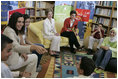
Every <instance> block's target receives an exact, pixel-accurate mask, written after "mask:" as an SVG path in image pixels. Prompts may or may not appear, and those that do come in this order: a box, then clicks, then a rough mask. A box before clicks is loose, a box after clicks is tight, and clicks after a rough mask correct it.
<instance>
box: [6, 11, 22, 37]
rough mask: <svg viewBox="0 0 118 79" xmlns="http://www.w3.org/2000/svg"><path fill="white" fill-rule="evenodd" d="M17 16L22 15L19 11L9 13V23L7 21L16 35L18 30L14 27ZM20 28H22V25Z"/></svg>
mask: <svg viewBox="0 0 118 79" xmlns="http://www.w3.org/2000/svg"><path fill="white" fill-rule="evenodd" d="M19 17H23V15H22V14H21V13H19V12H15V13H13V14H12V15H11V17H10V19H9V23H8V26H9V27H11V28H12V29H13V30H14V31H15V32H16V34H17V35H18V30H17V28H16V23H17V21H18V18H19ZM22 28H24V26H23V27H22Z"/></svg>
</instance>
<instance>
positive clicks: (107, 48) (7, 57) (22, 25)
mask: <svg viewBox="0 0 118 79" xmlns="http://www.w3.org/2000/svg"><path fill="white" fill-rule="evenodd" d="M46 15H47V18H46V19H45V20H44V33H43V36H44V38H46V39H48V40H51V46H50V48H49V53H50V55H51V56H57V55H58V54H57V53H58V52H60V41H61V38H60V35H61V36H64V37H67V38H68V39H69V45H70V51H71V52H72V53H76V51H75V49H74V47H73V45H75V46H76V48H77V49H81V47H80V44H79V42H78V40H77V37H76V35H78V34H77V29H78V28H77V24H78V21H77V20H76V15H77V14H76V11H74V10H72V11H71V12H70V17H69V18H67V19H65V21H64V27H63V28H62V30H61V34H58V33H57V32H56V29H55V21H54V19H52V16H53V12H52V10H51V9H48V10H46ZM29 24H30V17H29V16H28V15H26V14H24V15H23V14H21V13H19V12H15V13H13V14H12V15H11V17H10V19H9V23H8V26H7V27H6V28H5V30H4V32H3V34H2V36H1V48H2V49H1V61H2V64H1V67H2V68H1V69H2V70H1V71H2V73H1V76H2V77H7V78H11V77H16V72H17V76H19V75H20V76H22V77H31V78H36V77H37V74H38V72H39V71H40V69H41V65H40V60H41V57H42V54H44V53H46V52H48V51H47V50H46V49H45V48H44V46H43V45H41V44H33V43H31V42H30V41H29V40H28V39H27V31H28V30H27V28H28V26H29ZM101 25H102V24H99V27H98V30H95V31H94V32H93V34H92V35H93V36H94V35H95V34H96V33H97V36H94V38H96V39H99V41H100V44H99V46H98V48H99V47H100V48H101V49H99V51H97V52H98V57H97V59H96V61H95V65H96V67H98V68H101V69H105V67H106V65H107V64H108V62H109V60H110V59H111V58H117V37H116V34H117V32H116V29H115V28H113V29H112V30H111V31H110V37H107V38H105V39H104V41H103V36H104V32H103V31H102V30H101ZM90 38H92V39H93V37H90ZM101 38H102V39H101ZM93 40H95V39H93ZM93 40H90V41H89V53H91V49H92V45H91V44H92V42H93ZM102 41H103V43H102ZM101 43H102V45H101ZM100 55H101V56H100ZM99 56H100V57H99ZM83 59H85V60H86V59H87V61H88V60H89V58H86V57H85V58H83ZM99 59H101V60H100V61H99ZM102 60H103V61H102ZM90 61H91V62H93V61H92V59H90ZM103 62H106V63H103ZM5 63H6V64H7V66H6V64H5ZM82 63H83V64H86V63H84V60H83V62H82V61H81V63H80V64H79V65H80V69H82V70H83V68H86V67H84V66H85V65H81V64H82ZM92 64H93V65H91V64H90V66H91V67H92V69H91V70H92V71H91V73H92V72H93V71H94V68H95V66H94V62H93V63H92ZM24 66H26V68H25V71H23V72H19V71H16V72H11V70H16V69H19V68H21V67H24ZM91 67H90V68H91ZM5 69H6V70H5ZM78 69H79V68H78ZM81 73H82V74H83V75H84V73H85V71H82V72H81V71H80V74H81ZM87 73H89V72H86V74H87ZM91 73H90V74H91ZM90 74H89V75H90ZM89 75H88V74H87V75H85V76H89Z"/></svg>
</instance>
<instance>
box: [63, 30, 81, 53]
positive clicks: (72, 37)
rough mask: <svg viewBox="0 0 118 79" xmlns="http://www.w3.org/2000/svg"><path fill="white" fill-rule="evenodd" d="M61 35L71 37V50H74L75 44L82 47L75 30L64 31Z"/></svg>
mask: <svg viewBox="0 0 118 79" xmlns="http://www.w3.org/2000/svg"><path fill="white" fill-rule="evenodd" d="M61 36H63V37H67V38H68V39H69V45H70V50H71V51H73V50H74V48H73V45H75V46H76V47H77V48H78V47H80V44H79V42H78V40H77V37H76V35H75V33H74V32H62V33H61Z"/></svg>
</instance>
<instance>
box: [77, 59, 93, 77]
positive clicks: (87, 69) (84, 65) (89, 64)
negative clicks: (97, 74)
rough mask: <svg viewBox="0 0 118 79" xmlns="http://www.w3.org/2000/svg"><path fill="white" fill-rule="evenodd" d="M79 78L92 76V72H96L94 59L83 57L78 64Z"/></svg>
mask: <svg viewBox="0 0 118 79" xmlns="http://www.w3.org/2000/svg"><path fill="white" fill-rule="evenodd" d="M77 67H78V73H79V78H91V77H92V76H91V74H92V73H93V72H94V69H95V64H94V61H93V60H92V59H90V58H87V57H82V59H81V60H80V62H79V64H78V66H77Z"/></svg>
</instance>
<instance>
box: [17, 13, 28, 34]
mask: <svg viewBox="0 0 118 79" xmlns="http://www.w3.org/2000/svg"><path fill="white" fill-rule="evenodd" d="M23 17H24V26H23V27H22V29H21V30H20V31H19V33H20V34H25V20H27V19H30V17H29V15H27V14H23Z"/></svg>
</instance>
